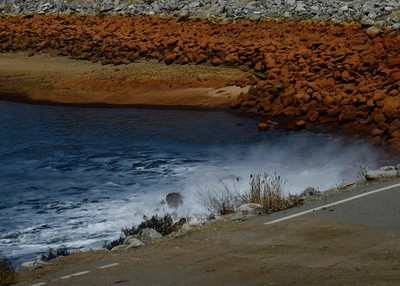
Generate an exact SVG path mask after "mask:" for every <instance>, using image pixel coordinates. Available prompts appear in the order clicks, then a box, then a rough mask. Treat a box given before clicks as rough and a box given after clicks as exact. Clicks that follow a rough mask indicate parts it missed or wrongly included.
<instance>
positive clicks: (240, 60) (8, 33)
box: [0, 15, 400, 152]
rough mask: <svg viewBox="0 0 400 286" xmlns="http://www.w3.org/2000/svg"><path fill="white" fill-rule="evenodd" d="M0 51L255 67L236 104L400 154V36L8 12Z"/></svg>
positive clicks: (306, 26)
mask: <svg viewBox="0 0 400 286" xmlns="http://www.w3.org/2000/svg"><path fill="white" fill-rule="evenodd" d="M0 22H1V28H0V52H17V51H25V52H29V53H30V55H34V54H35V53H37V52H47V53H50V54H52V55H62V56H68V57H71V58H75V59H80V60H90V61H93V62H97V61H101V63H102V64H114V65H119V64H127V63H130V62H134V61H135V60H136V59H139V58H146V59H158V60H159V61H164V62H165V64H167V65H170V64H172V63H175V64H181V65H182V64H201V63H207V64H212V65H215V66H217V65H222V64H224V65H227V66H233V67H239V66H240V67H242V68H246V69H250V71H252V72H253V73H254V75H255V77H254V78H253V79H251V80H247V81H246V80H238V81H236V82H233V83H232V84H236V85H240V86H246V85H251V87H250V89H249V91H248V92H247V93H242V94H241V95H240V96H239V97H238V99H237V100H235V101H234V102H233V103H232V108H242V109H248V110H251V111H255V112H259V113H261V114H267V115H269V116H271V117H278V116H285V117H289V118H296V124H295V125H294V127H293V128H295V129H301V128H304V127H305V125H306V124H308V123H310V122H311V123H312V122H315V121H320V122H324V123H331V124H338V125H342V126H344V127H345V128H349V129H351V130H358V131H363V132H367V133H368V134H370V137H371V138H373V140H375V141H376V142H378V143H379V144H380V143H387V146H391V147H393V149H395V150H397V151H398V152H400V96H399V95H400V94H399V93H400V49H399V46H400V36H399V35H398V33H396V32H390V31H388V30H385V31H382V30H373V31H371V29H369V28H368V27H366V26H356V25H347V24H342V23H322V22H317V23H311V22H300V23H293V22H289V21H284V20H269V21H251V20H245V21H212V20H209V19H202V18H192V19H186V18H181V17H167V18H160V17H151V16H134V17H131V16H105V17H96V16H92V17H86V16H61V15H57V16H52V15H43V16H38V15H28V16H8V17H5V18H2V19H0Z"/></svg>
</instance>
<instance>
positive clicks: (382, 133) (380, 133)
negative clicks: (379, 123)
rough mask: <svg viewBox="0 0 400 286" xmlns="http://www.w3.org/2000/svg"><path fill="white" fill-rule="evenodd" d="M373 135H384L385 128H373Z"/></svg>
mask: <svg viewBox="0 0 400 286" xmlns="http://www.w3.org/2000/svg"><path fill="white" fill-rule="evenodd" d="M371 135H372V136H374V137H375V136H380V137H382V136H383V135H385V132H384V131H383V130H381V129H379V128H375V129H373V130H372V131H371Z"/></svg>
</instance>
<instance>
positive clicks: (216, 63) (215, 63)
mask: <svg viewBox="0 0 400 286" xmlns="http://www.w3.org/2000/svg"><path fill="white" fill-rule="evenodd" d="M223 63H224V61H223V60H221V59H220V58H213V59H212V60H211V64H212V65H213V66H219V65H222V64H223Z"/></svg>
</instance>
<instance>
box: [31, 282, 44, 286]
mask: <svg viewBox="0 0 400 286" xmlns="http://www.w3.org/2000/svg"><path fill="white" fill-rule="evenodd" d="M40 285H46V282H40V283H38V284H33V285H31V286H40Z"/></svg>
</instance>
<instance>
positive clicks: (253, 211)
mask: <svg viewBox="0 0 400 286" xmlns="http://www.w3.org/2000/svg"><path fill="white" fill-rule="evenodd" d="M238 211H239V212H242V213H243V214H244V215H246V216H256V215H261V214H262V213H263V212H264V208H263V206H262V205H260V204H256V203H249V204H243V205H241V206H240V207H239V208H238Z"/></svg>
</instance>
